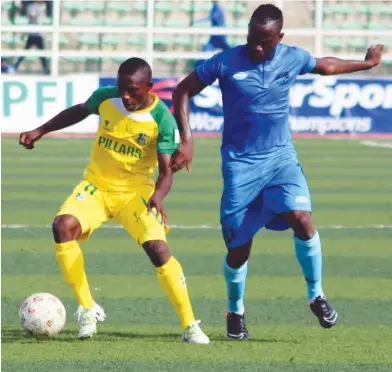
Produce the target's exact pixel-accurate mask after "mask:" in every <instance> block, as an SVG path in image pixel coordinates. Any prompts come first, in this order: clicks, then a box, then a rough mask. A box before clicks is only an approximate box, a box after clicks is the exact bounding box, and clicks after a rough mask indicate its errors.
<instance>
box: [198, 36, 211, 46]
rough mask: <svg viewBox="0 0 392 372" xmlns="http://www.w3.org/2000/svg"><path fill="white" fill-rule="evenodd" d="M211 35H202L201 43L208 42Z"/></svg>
mask: <svg viewBox="0 0 392 372" xmlns="http://www.w3.org/2000/svg"><path fill="white" fill-rule="evenodd" d="M209 38H210V37H209V36H208V35H202V36H200V38H199V42H200V44H201V45H204V44H207V42H208V40H209Z"/></svg>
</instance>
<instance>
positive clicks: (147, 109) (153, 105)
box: [129, 93, 159, 114]
mask: <svg viewBox="0 0 392 372" xmlns="http://www.w3.org/2000/svg"><path fill="white" fill-rule="evenodd" d="M150 96H151V97H152V98H153V99H154V102H153V103H152V105H150V106H148V107H146V108H145V109H143V110H137V111H129V113H130V114H143V113H144V112H150V111H152V110H153V109H154V108H155V107H156V105H157V104H158V102H159V97H158V96H157V95H156V94H154V93H150Z"/></svg>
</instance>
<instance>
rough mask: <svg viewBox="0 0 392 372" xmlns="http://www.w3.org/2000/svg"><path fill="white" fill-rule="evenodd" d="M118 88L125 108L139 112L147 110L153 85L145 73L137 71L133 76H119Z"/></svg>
mask: <svg viewBox="0 0 392 372" xmlns="http://www.w3.org/2000/svg"><path fill="white" fill-rule="evenodd" d="M117 87H118V91H119V93H120V96H121V99H122V102H123V105H124V107H125V108H126V109H127V110H128V111H137V110H140V109H143V108H145V106H146V103H147V101H148V98H149V92H150V89H151V87H152V83H151V82H150V81H148V77H147V76H146V73H145V72H144V71H137V72H135V73H134V74H133V75H122V74H121V75H120V74H119V75H118V76H117Z"/></svg>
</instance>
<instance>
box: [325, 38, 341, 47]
mask: <svg viewBox="0 0 392 372" xmlns="http://www.w3.org/2000/svg"><path fill="white" fill-rule="evenodd" d="M324 45H325V46H326V47H328V48H332V49H341V48H344V45H345V44H344V40H342V38H339V37H326V38H325V39H324Z"/></svg>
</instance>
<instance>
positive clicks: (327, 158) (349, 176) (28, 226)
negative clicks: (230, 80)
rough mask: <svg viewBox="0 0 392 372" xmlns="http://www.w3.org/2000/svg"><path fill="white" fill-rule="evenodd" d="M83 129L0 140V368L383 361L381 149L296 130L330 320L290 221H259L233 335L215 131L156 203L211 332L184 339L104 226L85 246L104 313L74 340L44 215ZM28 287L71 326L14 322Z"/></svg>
mask: <svg viewBox="0 0 392 372" xmlns="http://www.w3.org/2000/svg"><path fill="white" fill-rule="evenodd" d="M91 141H92V140H90V139H88V140H87V139H86V140H80V139H79V140H75V139H61V140H60V139H43V140H42V141H41V142H40V143H38V144H37V147H36V149H35V150H33V151H26V150H24V149H23V148H21V147H20V146H18V144H17V142H18V141H17V139H16V138H3V139H2V169H3V174H2V224H3V228H2V342H3V345H2V370H3V371H4V372H10V371H18V372H24V371H39V372H45V371H54V370H56V371H59V372H63V371H75V372H79V371H94V372H100V371H105V372H107V371H154V372H155V371H201V372H202V371H284V372H317V371H320V372H346V371H347V372H348V371H350V372H351V371H352V372H354V371H355V372H362V371H369V372H384V371H385V372H387V371H388V372H390V371H391V370H392V318H391V309H392V243H391V242H392V229H391V228H375V227H374V226H375V225H392V197H391V192H392V150H391V149H388V148H370V147H365V146H363V145H361V144H360V143H359V142H355V141H344V140H342V141H329V140H304V141H296V147H297V150H298V152H299V157H300V161H301V163H302V165H303V167H304V170H305V174H306V176H307V178H308V181H309V185H310V187H311V190H312V197H313V210H314V221H315V224H316V226H317V227H318V228H319V231H320V235H321V239H322V243H323V251H324V256H325V257H324V289H325V291H326V293H327V295H328V297H329V299H330V300H331V303H332V304H333V305H334V306H335V308H336V309H337V311H338V312H339V313H340V323H339V325H338V326H336V327H335V328H334V329H331V330H324V329H321V328H320V327H319V326H318V323H317V321H316V319H315V317H314V316H313V315H312V314H311V313H310V311H309V309H308V306H307V302H306V290H305V283H304V281H303V279H302V275H301V273H300V269H299V266H298V264H297V262H296V260H295V257H294V253H293V243H292V239H291V233H290V232H284V233H273V232H268V231H262V232H260V233H259V234H258V235H257V237H256V239H255V243H254V248H253V253H252V259H251V261H250V267H249V279H248V282H247V293H246V308H247V317H248V327H249V329H250V332H251V334H252V339H251V340H250V341H248V342H230V341H228V340H227V339H226V338H225V309H226V301H225V293H226V292H225V285H224V280H223V277H222V275H221V271H222V259H223V256H224V254H225V248H224V244H223V242H222V240H221V235H220V231H219V228H218V226H219V201H220V191H221V178H220V157H219V144H220V141H219V140H198V141H197V143H196V159H195V161H194V164H193V167H192V171H191V172H190V173H186V172H181V173H180V174H178V175H177V176H176V180H175V184H174V187H173V190H172V192H171V194H170V195H169V196H168V198H167V199H166V202H165V205H166V209H167V211H168V213H169V222H170V223H171V224H173V225H181V226H186V227H191V226H193V227H194V228H188V229H179V228H173V229H172V231H171V232H170V234H169V236H168V239H169V240H168V241H169V245H170V247H171V249H172V251H173V254H174V255H175V256H176V257H177V258H178V259H179V260H180V262H181V264H182V265H183V268H184V271H185V275H186V277H187V283H188V288H189V292H190V296H191V300H192V303H193V305H194V310H195V313H196V316H197V318H200V319H202V320H203V324H202V326H203V329H204V330H205V331H206V332H207V333H208V335H209V336H210V338H211V344H210V345H206V346H202V345H188V344H184V343H182V342H181V337H180V334H181V329H180V327H179V325H178V321H177V318H176V316H175V315H174V314H173V311H172V309H171V306H170V304H169V301H168V300H167V298H166V297H165V296H164V295H163V293H162V291H161V289H160V287H159V284H158V281H157V279H156V277H155V272H154V269H153V267H152V265H151V264H150V262H149V260H148V258H147V256H145V254H144V253H143V252H142V251H141V249H140V248H139V247H138V246H137V245H136V244H135V243H134V241H133V240H132V239H131V238H130V237H129V236H128V235H127V233H126V232H125V231H123V230H122V229H115V228H113V225H110V224H109V227H108V228H103V229H101V230H100V231H98V232H96V233H94V235H93V236H92V238H91V239H90V240H89V241H88V242H87V243H85V244H83V245H82V249H83V251H84V254H85V262H86V270H87V274H88V275H89V280H90V284H91V287H92V290H93V293H94V295H95V298H96V300H97V302H99V303H100V304H101V305H102V306H103V307H104V308H105V309H106V311H107V314H108V319H107V321H106V322H105V323H104V324H102V325H100V327H99V334H98V335H97V336H96V337H94V338H92V339H91V340H87V341H84V342H81V341H79V340H78V339H77V337H76V331H77V323H76V319H75V318H74V317H73V316H72V314H73V312H74V311H75V310H76V301H75V299H74V298H73V295H72V293H71V290H70V289H69V288H68V287H67V286H66V285H65V284H64V283H63V281H62V278H61V276H60V272H59V269H58V267H57V262H56V259H55V255H54V248H53V244H52V238H51V230H50V228H49V227H48V226H49V225H50V224H51V221H52V219H53V217H54V216H55V214H56V211H57V209H58V207H59V206H60V205H61V204H62V202H63V200H64V199H65V198H66V197H67V196H68V195H69V193H70V192H71V191H72V189H73V187H74V186H75V185H76V183H77V182H78V181H79V180H80V179H81V177H82V173H83V169H84V166H85V165H86V163H87V162H88V157H89V150H90V145H91ZM12 225H22V226H19V228H11V226H12ZM199 225H208V226H211V227H214V228H211V229H201V228H198V227H197V226H199ZM337 225H339V226H340V227H342V228H336V227H333V226H337ZM14 227H15V226H14ZM34 292H51V293H53V294H55V295H56V296H58V297H59V298H60V299H61V300H62V301H63V302H64V304H65V306H66V309H67V311H68V316H67V324H66V327H65V329H64V331H63V332H62V333H61V334H60V335H59V336H58V337H57V338H56V339H55V340H45V341H37V340H35V339H31V338H27V337H25V336H24V335H23V333H22V332H21V331H20V328H19V323H18V308H19V306H20V304H21V303H22V301H23V299H24V298H25V297H27V296H28V295H30V294H32V293H34Z"/></svg>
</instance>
